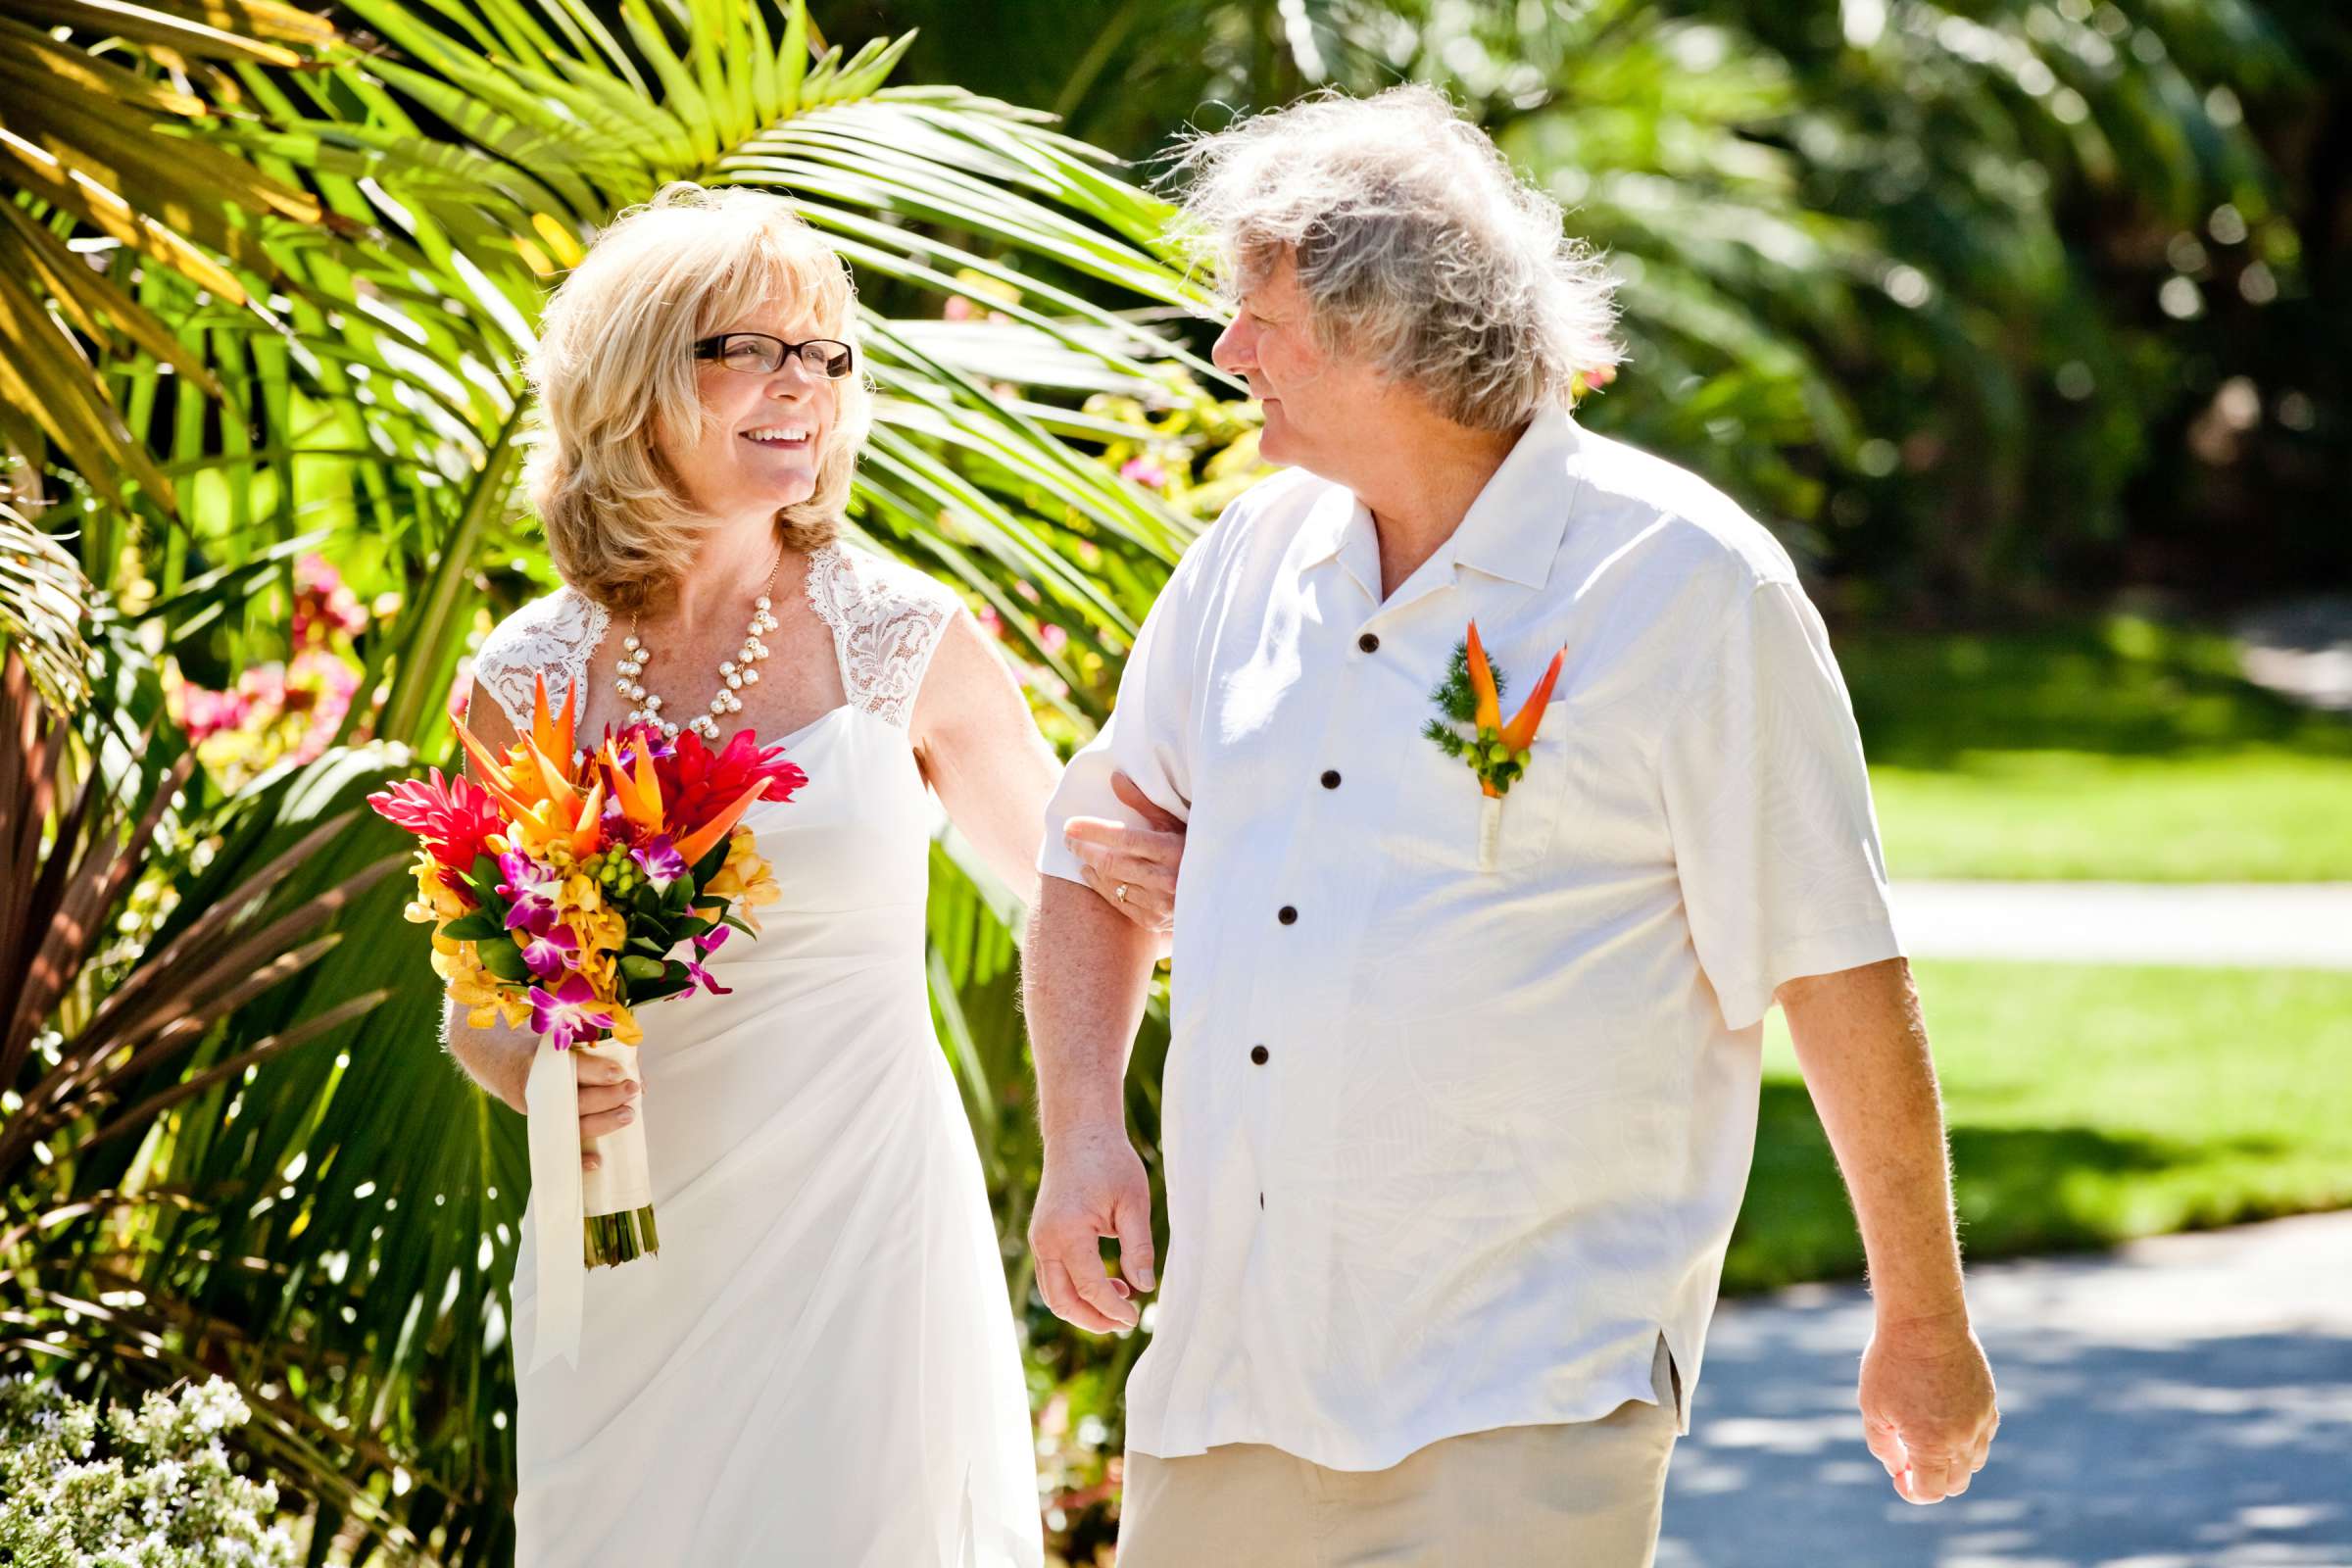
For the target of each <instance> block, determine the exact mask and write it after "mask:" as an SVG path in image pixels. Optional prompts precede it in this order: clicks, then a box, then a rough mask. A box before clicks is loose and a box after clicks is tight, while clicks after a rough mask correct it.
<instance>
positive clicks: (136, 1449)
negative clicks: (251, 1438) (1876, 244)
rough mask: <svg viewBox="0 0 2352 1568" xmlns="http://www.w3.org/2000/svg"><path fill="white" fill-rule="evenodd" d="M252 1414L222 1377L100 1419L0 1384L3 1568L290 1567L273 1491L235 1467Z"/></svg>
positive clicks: (22, 1387)
mask: <svg viewBox="0 0 2352 1568" xmlns="http://www.w3.org/2000/svg"><path fill="white" fill-rule="evenodd" d="M250 1413H251V1412H250V1411H248V1410H247V1409H246V1407H245V1400H244V1398H243V1397H241V1396H240V1395H239V1394H238V1393H237V1391H236V1389H235V1388H234V1387H232V1386H231V1385H229V1384H227V1383H223V1382H221V1380H220V1379H218V1378H214V1379H212V1380H210V1381H208V1382H206V1383H203V1384H201V1385H195V1386H191V1387H188V1388H185V1389H183V1390H181V1391H180V1392H179V1395H178V1397H176V1398H174V1397H172V1396H169V1395H164V1394H150V1395H148V1396H147V1397H146V1398H145V1399H143V1400H142V1401H140V1404H139V1408H138V1409H137V1410H136V1411H135V1412H134V1411H132V1410H129V1409H126V1408H125V1407H123V1406H122V1405H119V1404H115V1405H109V1406H108V1407H107V1408H106V1410H105V1412H104V1413H103V1414H101V1413H100V1412H99V1411H98V1410H97V1409H95V1408H94V1407H92V1406H90V1405H87V1404H83V1403H81V1402H80V1401H79V1400H76V1399H74V1398H72V1397H69V1396H67V1395H65V1394H62V1393H60V1392H59V1391H58V1390H56V1389H54V1388H52V1387H50V1386H49V1385H48V1384H46V1383H44V1382H42V1381H40V1380H39V1379H37V1378H34V1377H31V1376H30V1375H26V1374H20V1375H19V1376H17V1377H14V1378H10V1379H7V1380H6V1381H0V1563H10V1564H22V1565H24V1568H294V1563H295V1561H296V1555H295V1548H294V1540H293V1538H292V1537H291V1536H289V1535H288V1534H287V1533H286V1530H285V1527H284V1526H282V1525H279V1524H276V1523H275V1522H274V1516H275V1514H276V1512H277V1489H276V1488H275V1487H273V1486H271V1485H270V1484H269V1483H268V1482H256V1481H249V1480H247V1479H246V1478H245V1477H243V1476H240V1475H238V1474H237V1473H236V1471H235V1470H234V1469H232V1468H231V1467H230V1464H229V1457H228V1448H227V1446H225V1445H224V1444H223V1443H222V1441H221V1434H222V1433H225V1432H228V1431H230V1430H232V1429H234V1428H236V1427H240V1426H243V1425H244V1424H245V1421H246V1418H247V1416H248V1415H249V1414H250Z"/></svg>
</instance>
